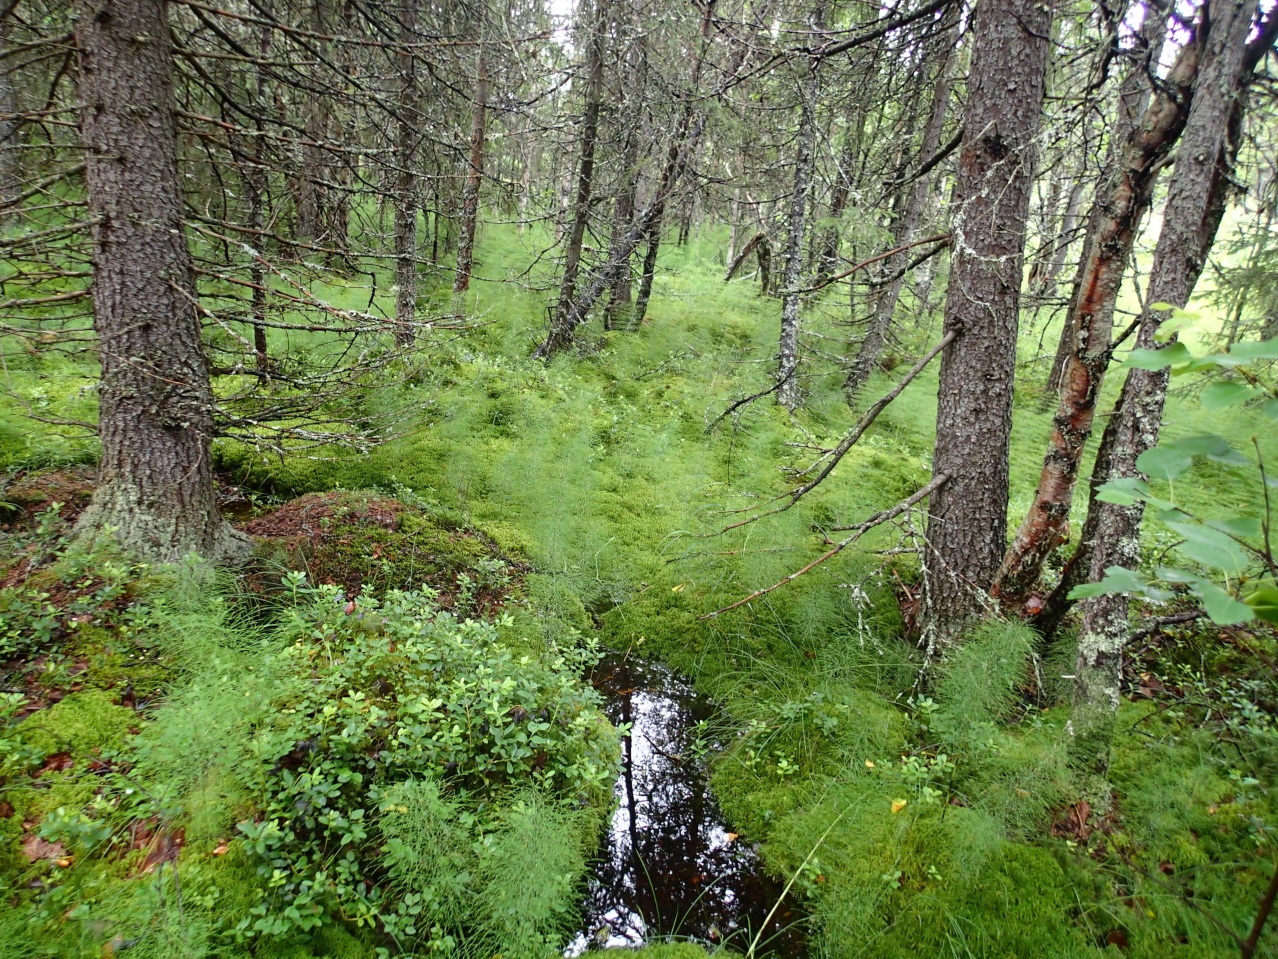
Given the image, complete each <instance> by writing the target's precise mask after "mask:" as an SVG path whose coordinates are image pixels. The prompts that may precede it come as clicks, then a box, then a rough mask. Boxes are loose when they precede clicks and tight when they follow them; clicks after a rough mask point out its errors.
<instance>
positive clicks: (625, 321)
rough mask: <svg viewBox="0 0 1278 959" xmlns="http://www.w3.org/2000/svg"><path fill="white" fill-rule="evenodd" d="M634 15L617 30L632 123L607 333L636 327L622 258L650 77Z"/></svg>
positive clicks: (616, 224)
mask: <svg viewBox="0 0 1278 959" xmlns="http://www.w3.org/2000/svg"><path fill="white" fill-rule="evenodd" d="M633 16H634V12H633V11H632V12H631V14H630V17H628V19H627V20H626V21H625V22H624V23H622V24H619V25H618V27H617V29H618V32H619V33H620V34H621V35H622V37H623V42H624V43H625V44H626V45H627V46H628V48H629V49H628V52H627V55H626V60H627V69H626V71H625V72H626V81H625V84H624V87H623V90H622V93H621V102H622V103H623V104H625V105H626V107H627V109H626V111H625V113H626V114H627V115H628V116H629V121H628V123H627V124H626V127H625V146H624V147H623V148H622V151H621V186H620V189H619V191H618V193H617V199H616V201H615V203H614V205H613V212H612V234H611V238H610V239H609V242H608V257H609V259H617V260H621V259H624V260H625V266H624V267H620V266H619V267H618V269H617V271H616V276H615V277H614V278H613V282H612V289H611V290H610V291H609V294H608V307H607V310H606V312H605V313H604V326H605V327H606V328H607V329H610V330H615V329H626V330H630V329H633V328H634V327H635V325H636V324H633V323H632V322H631V318H632V307H631V300H630V297H631V289H632V287H633V285H634V284H633V280H632V277H631V270H630V256H629V255H628V254H627V255H625V256H624V257H623V255H622V251H623V250H624V248H625V243H626V235H627V234H628V233H629V232H630V225H631V223H632V222H633V221H634V218H635V202H636V200H637V198H638V194H639V146H640V138H641V136H642V129H641V123H640V119H639V117H640V116H641V109H640V108H641V107H642V105H643V97H644V90H645V87H646V86H647V77H648V53H647V42H646V39H645V34H644V32H643V31H639V32H638V35H637V36H636V35H635V31H634V23H633Z"/></svg>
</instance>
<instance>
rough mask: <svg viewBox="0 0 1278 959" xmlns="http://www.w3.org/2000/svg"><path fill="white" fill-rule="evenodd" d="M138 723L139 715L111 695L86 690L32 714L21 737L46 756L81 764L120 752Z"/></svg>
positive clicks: (96, 690) (23, 726)
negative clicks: (65, 757)
mask: <svg viewBox="0 0 1278 959" xmlns="http://www.w3.org/2000/svg"><path fill="white" fill-rule="evenodd" d="M138 723H139V720H138V715H137V713H136V712H134V711H133V710H132V709H130V708H128V707H126V706H121V705H120V704H119V703H117V702H116V701H115V698H114V697H112V695H111V694H110V693H108V692H105V691H104V690H100V689H86V690H84V691H83V692H78V693H72V694H71V695H70V696H67V697H66V699H64V700H62V701H61V702H59V703H56V704H54V705H53V706H51V707H49V708H48V709H42V710H40V711H39V712H36V713H34V714H32V715H31V716H30V717H28V718H27V720H26V721H25V722H24V723H22V726H21V736H22V739H23V741H24V742H26V743H27V744H28V745H30V746H32V747H33V748H35V749H38V750H39V751H40V752H42V753H44V754H45V755H50V754H55V753H67V754H69V757H70V758H71V759H75V760H79V759H88V758H92V757H96V756H98V755H100V754H102V753H103V752H104V751H110V750H114V749H119V748H120V747H121V746H123V745H124V741H125V739H126V738H127V737H128V735H129V730H130V729H132V728H135V727H136V726H137V725H138Z"/></svg>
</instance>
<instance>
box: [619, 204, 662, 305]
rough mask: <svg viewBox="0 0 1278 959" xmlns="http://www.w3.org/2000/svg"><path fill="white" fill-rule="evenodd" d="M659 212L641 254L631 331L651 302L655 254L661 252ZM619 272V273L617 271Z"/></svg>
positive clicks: (655, 272) (655, 264)
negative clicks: (637, 291) (637, 290)
mask: <svg viewBox="0 0 1278 959" xmlns="http://www.w3.org/2000/svg"><path fill="white" fill-rule="evenodd" d="M661 214H662V211H661V210H657V211H655V213H654V215H653V218H652V223H651V224H650V225H649V227H648V244H647V246H646V247H645V249H644V252H643V266H642V267H640V269H639V293H638V295H637V296H636V297H635V308H634V311H633V312H632V313H631V316H630V326H631V328H632V329H636V330H637V329H639V327H641V326H642V325H643V321H644V320H645V319H647V317H648V303H649V302H651V300H652V281H653V279H655V278H656V275H657V254H658V253H660V252H661V229H662V223H661V219H662V217H661ZM618 272H620V271H618Z"/></svg>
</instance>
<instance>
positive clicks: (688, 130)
mask: <svg viewBox="0 0 1278 959" xmlns="http://www.w3.org/2000/svg"><path fill="white" fill-rule="evenodd" d="M713 22H714V0H710V2H708V3H706V5H705V8H704V10H703V13H702V17H701V49H700V52H699V53H698V55H697V59H696V60H695V61H694V62H693V64H692V73H691V76H690V78H689V92H688V96H687V99H686V100H685V103H684V108H683V112H682V113H681V115H680V117H679V122H678V125H677V126H676V127H675V131H674V134H673V135H672V136H671V138H670V144H669V146H668V147H667V148H666V163H665V166H664V167H663V168H662V171H661V177H660V178H659V179H658V181H657V185H656V188H655V189H654V190H653V194H652V197H651V198H650V199H649V200H648V203H647V205H646V206H645V207H644V208H643V210H642V211H640V213H639V214H638V215H637V216H636V217H635V219H634V222H633V223H632V224H631V225H630V232H629V233H627V234H626V237H625V241H624V242H623V243H622V244H620V247H619V249H617V250H616V251H614V252H612V253H610V254H609V256H608V259H607V261H605V262H604V264H603V265H602V266H600V267H599V268H598V269H597V270H595V271H594V273H593V275H592V276H591V279H590V283H589V284H588V285H587V286H586V288H585V289H584V290H582V291H581V293H580V294H579V295H577V296H576V297H574V298H573V300H572V303H571V306H570V308H569V309H568V311H567V312H566V313H565V314H564V315H563V316H562V317H561V316H559V315H558V314H556V316H555V318H554V319H553V320H552V322H551V324H550V329H549V330H548V331H547V332H546V338H545V339H544V340H542V342H541V343H540V344H538V346H537V348H536V349H535V350H533V356H535V357H539V358H541V359H549V358H550V357H551V356H552V355H553V354H555V353H557V352H559V351H560V350H562V349H565V348H567V347H568V346H569V345H570V344H571V343H572V340H573V336H574V335H575V333H576V330H577V327H578V326H580V325H581V324H582V323H584V322H585V321H586V317H588V316H589V315H590V310H591V307H593V306H594V305H595V303H596V302H598V300H599V297H600V296H602V295H603V294H604V292H605V291H606V290H607V289H608V288H609V287H610V286H611V284H612V283H613V282H614V280H615V279H616V275H617V270H619V269H622V268H623V267H628V264H629V262H630V257H631V256H632V255H633V254H634V251H635V250H637V249H638V248H639V244H640V243H641V242H642V241H643V239H644V238H645V237H646V236H647V235H648V232H649V230H650V229H652V227H653V225H654V224H659V223H660V222H661V216H662V212H663V211H664V210H665V205H666V201H667V200H668V199H669V198H670V193H671V191H672V190H674V188H675V186H676V185H677V184H678V183H679V179H680V178H681V177H682V176H683V173H684V171H685V170H686V169H687V167H688V163H689V161H690V159H691V157H692V151H693V150H694V149H695V148H696V145H697V141H698V140H700V139H701V134H702V133H703V132H704V131H705V128H706V122H707V120H708V115H707V113H706V111H705V110H704V109H702V110H701V111H698V110H697V106H698V87H699V82H700V78H701V67H702V63H703V62H704V60H705V53H706V47H707V45H708V43H709V37H710V27H711V25H712V23H713ZM739 66H740V64H739V63H738V64H737V67H734V68H733V69H731V70H729V71H728V75H729V76H732V75H734V74H735V72H736V69H737V68H739Z"/></svg>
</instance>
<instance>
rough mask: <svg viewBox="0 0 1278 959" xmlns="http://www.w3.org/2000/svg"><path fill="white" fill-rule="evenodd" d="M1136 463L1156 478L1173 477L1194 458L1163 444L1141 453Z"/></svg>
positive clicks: (1192, 462)
mask: <svg viewBox="0 0 1278 959" xmlns="http://www.w3.org/2000/svg"><path fill="white" fill-rule="evenodd" d="M1136 465H1137V466H1138V467H1140V469H1141V470H1142V472H1145V473H1148V474H1149V475H1150V476H1153V477H1156V478H1157V479H1175V478H1176V477H1177V476H1179V475H1180V474H1181V473H1183V472H1185V470H1187V469H1189V467H1191V466H1193V465H1194V458H1193V456H1191V455H1190V454H1188V453H1186V452H1184V451H1182V450H1178V449H1176V448H1175V447H1174V446H1171V445H1170V444H1163V445H1159V446H1155V447H1154V448H1153V449H1149V450H1145V452H1143V453H1141V454H1140V456H1139V457H1137V459H1136Z"/></svg>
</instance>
